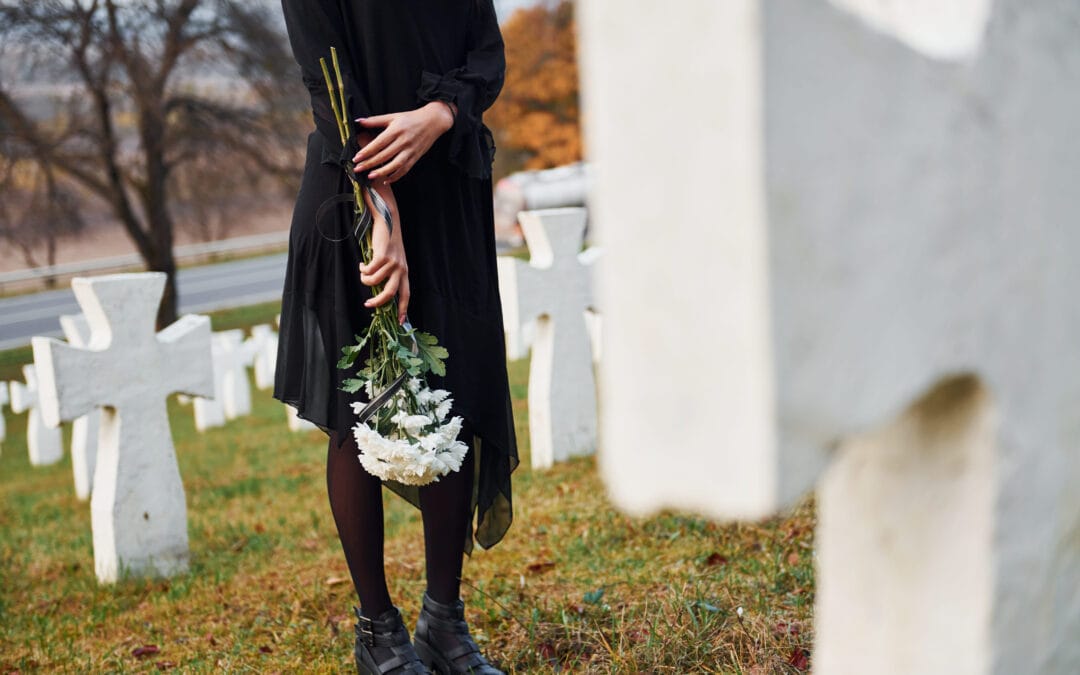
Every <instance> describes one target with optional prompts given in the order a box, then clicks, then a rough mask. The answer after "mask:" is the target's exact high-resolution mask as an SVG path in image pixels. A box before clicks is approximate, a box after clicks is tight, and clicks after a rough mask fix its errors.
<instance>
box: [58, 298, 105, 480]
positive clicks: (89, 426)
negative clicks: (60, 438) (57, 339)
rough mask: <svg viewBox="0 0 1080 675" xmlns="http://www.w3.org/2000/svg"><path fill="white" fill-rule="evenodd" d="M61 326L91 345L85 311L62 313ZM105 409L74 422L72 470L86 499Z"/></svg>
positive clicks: (72, 339)
mask: <svg viewBox="0 0 1080 675" xmlns="http://www.w3.org/2000/svg"><path fill="white" fill-rule="evenodd" d="M60 328H62V329H63V331H64V337H65V338H67V341H68V344H70V345H71V346H73V347H78V348H79V349H88V348H89V345H90V322H89V321H87V320H86V317H85V316H83V315H82V314H67V315H63V316H61V317H60ZM100 426H101V410H100V409H97V408H95V409H94V410H92V411H91V412H89V413H87V414H86V415H83V416H82V417H77V418H75V421H74V422H72V423H71V472H72V474H73V475H74V478H75V496H76V497H78V498H79V499H80V500H82V501H86V500H87V499H89V498H90V491H91V488H92V487H93V484H94V465H95V464H96V462H97V444H98V429H99V427H100Z"/></svg>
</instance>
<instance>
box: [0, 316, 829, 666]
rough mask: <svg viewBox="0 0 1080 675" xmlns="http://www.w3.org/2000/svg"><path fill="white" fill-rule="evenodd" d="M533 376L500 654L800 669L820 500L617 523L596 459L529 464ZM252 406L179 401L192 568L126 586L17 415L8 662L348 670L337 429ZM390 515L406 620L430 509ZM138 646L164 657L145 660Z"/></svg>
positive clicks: (513, 661) (521, 386)
mask: <svg viewBox="0 0 1080 675" xmlns="http://www.w3.org/2000/svg"><path fill="white" fill-rule="evenodd" d="M268 309H270V308H263V309H250V310H246V311H243V312H240V311H237V312H234V313H222V314H221V315H219V317H218V318H217V319H216V325H217V327H226V326H231V325H237V324H233V323H230V322H234V321H235V322H240V321H241V320H242V319H241V318H240V317H241V316H244V317H246V319H243V320H250V321H263V320H266V316H267V311H268ZM0 356H3V357H4V358H8V356H7V355H0ZM10 358H14V357H13V356H12V357H10ZM527 371H528V365H527V362H524V361H521V362H514V363H511V364H510V375H511V381H512V384H511V389H512V391H513V394H514V398H515V400H514V408H515V411H516V418H517V430H518V438H519V441H520V445H521V453H522V464H521V467H520V468H519V469H518V471H517V472H516V474H515V476H514V506H515V513H514V516H515V522H514V525H513V526H512V527H511V529H510V532H509V534H508V535H507V537H506V539H505V540H504V541H503V542H502V543H501V544H499V545H498V546H497V547H495V548H494V549H492V550H490V551H481V550H477V552H476V553H475V554H474V555H473V557H472V558H471V560H469V561H467V563H466V566H465V587H464V589H463V595H464V597H465V600H466V604H467V608H468V609H467V612H468V617H469V619H470V621H471V624H472V626H473V629H474V632H475V634H476V637H477V639H478V641H479V642H480V643H481V645H482V646H483V648H484V650H485V651H486V653H487V654H488V655H489V656H490V657H491V658H492V659H494V660H496V661H498V663H500V664H501V665H502V667H503V668H504V669H507V670H512V671H514V672H522V673H531V672H536V673H545V672H556V671H571V672H597V673H608V672H611V673H625V672H655V673H693V672H722V673H795V672H803V671H802V670H800V669H799V668H798V667H797V666H805V663H800V661H801V660H802V659H803V658H804V655H808V654H809V649H810V644H811V640H812V628H811V626H812V607H813V597H814V576H813V527H814V510H813V505H812V504H811V503H805V504H803V505H801V506H800V507H798V508H797V509H795V510H794V511H793V512H792V513H790V514H787V516H786V517H785V518H777V519H773V520H769V521H766V522H763V523H757V524H741V525H718V524H715V523H711V522H708V521H706V520H703V519H701V518H696V517H692V516H687V515H677V514H671V513H665V514H661V515H659V516H656V517H653V518H647V519H637V518H629V517H627V516H624V515H622V514H620V513H619V512H617V511H616V510H614V509H613V508H612V506H611V504H610V503H609V502H608V500H607V498H606V497H605V493H604V489H603V485H602V483H601V482H600V480H599V478H598V476H597V471H596V466H595V462H594V461H593V460H592V459H578V460H574V461H571V462H567V463H565V464H560V465H558V466H556V467H555V468H553V469H551V470H549V471H545V472H534V471H532V470H530V469H529V460H528V427H527V421H528V420H527V417H528V411H527V409H526V405H525V401H524V400H523V397H524V392H525V389H526V387H525V383H526V380H527ZM254 404H255V405H254V411H253V414H252V415H251V416H250V417H247V418H244V419H241V420H237V421H235V422H232V423H230V424H229V425H228V426H227V427H224V428H221V429H215V430H212V431H210V432H208V433H205V434H199V433H197V432H196V431H195V429H194V424H193V418H192V412H191V410H190V408H184V407H180V406H179V405H177V404H176V403H175V401H172V402H170V415H171V418H172V430H173V436H174V438H175V441H176V448H177V455H178V458H179V462H180V469H181V473H182V475H183V478H184V483H185V488H186V492H187V499H188V519H189V532H190V539H191V571H190V572H189V573H188V574H185V575H182V576H178V577H175V578H172V579H168V580H128V581H124V582H121V583H119V584H117V585H115V586H99V585H98V584H97V582H96V580H95V578H94V571H93V567H94V566H93V549H92V541H91V532H90V509H89V505H88V504H86V503H81V502H78V501H77V500H76V499H75V497H74V491H73V489H72V485H71V480H72V479H71V465H70V459H69V458H65V460H64V461H62V462H61V463H60V464H58V465H55V466H52V467H39V468H32V467H30V466H29V464H28V461H27V456H26V451H25V442H24V434H25V416H12V415H10V413H9V414H8V422H9V435H8V440H7V441H6V442H4V444H3V452H2V454H0V617H3V620H2V622H0V673H8V672H15V671H18V672H22V673H28V672H53V671H65V672H67V671H70V672H90V671H94V672H98V671H110V672H154V671H156V670H170V669H173V668H175V669H176V670H178V671H180V672H195V673H202V672H207V673H208V672H218V671H230V672H282V673H286V672H349V671H350V669H351V668H352V665H351V644H352V617H351V607H352V605H353V604H355V598H354V595H353V592H352V588H351V584H350V583H349V581H348V571H347V569H346V567H345V563H344V560H343V558H342V556H341V552H340V548H339V545H338V542H337V538H336V535H335V530H334V525H333V521H332V520H331V517H330V512H329V508H328V506H327V500H326V495H325V484H324V471H325V465H324V461H325V452H326V449H325V441H324V440H323V436H322V435H321V434H320V433H319V432H307V433H303V434H291V433H290V432H289V431H288V430H287V427H286V425H285V412H284V410H283V408H282V406H281V405H280V404H279V403H277V402H275V401H273V400H272V399H271V398H270V396H269V395H268V394H267V393H265V392H256V395H255V400H254ZM386 507H387V511H386V514H387V515H386V522H387V532H386V567H387V573H388V577H389V579H390V583H391V592H392V595H393V597H394V599H395V602H396V603H397V604H399V605H400V606H401V607H402V610H403V612H404V614H405V617H406V621H407V622H409V623H410V624H411V621H412V620H413V619H415V616H416V612H417V608H418V600H419V598H420V596H421V594H422V592H423V589H424V582H423V545H422V537H421V525H420V520H419V513H418V512H417V511H416V510H415V509H413V508H412V507H411V506H409V505H408V504H406V503H404V502H403V501H402V500H400V499H398V498H397V497H394V496H393V495H390V494H389V493H388V494H387V497H386ZM739 607H742V608H743V610H744V611H743V614H742V616H741V617H740V616H739V614H738V613H737V611H736V610H737V608H739ZM144 645H154V646H156V647H157V648H158V650H159V651H158V652H157V653H154V654H150V655H147V656H144V657H138V656H135V655H134V652H135V650H136V649H137V648H139V647H142V646H144ZM793 664H794V665H793Z"/></svg>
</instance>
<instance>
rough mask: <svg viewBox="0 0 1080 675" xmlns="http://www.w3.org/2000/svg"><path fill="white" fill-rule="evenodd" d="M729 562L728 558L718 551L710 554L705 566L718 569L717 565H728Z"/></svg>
mask: <svg viewBox="0 0 1080 675" xmlns="http://www.w3.org/2000/svg"><path fill="white" fill-rule="evenodd" d="M727 562H728V559H727V556H722V555H720V554H719V553H717V552H716V551H713V552H712V553H710V554H709V557H708V558H705V565H707V566H708V567H716V566H717V565H726V564H727Z"/></svg>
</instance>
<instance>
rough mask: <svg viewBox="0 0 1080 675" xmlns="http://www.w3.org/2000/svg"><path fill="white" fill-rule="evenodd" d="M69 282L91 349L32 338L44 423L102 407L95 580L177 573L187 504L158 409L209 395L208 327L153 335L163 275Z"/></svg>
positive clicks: (192, 319) (94, 503)
mask: <svg viewBox="0 0 1080 675" xmlns="http://www.w3.org/2000/svg"><path fill="white" fill-rule="evenodd" d="M71 285H72V288H73V289H74V291H75V297H76V299H77V300H78V301H79V305H80V306H81V307H82V310H83V313H84V314H85V315H86V318H87V320H88V321H89V322H90V328H91V335H92V337H91V340H90V344H89V346H88V347H87V348H86V349H80V348H78V347H74V346H71V345H68V344H66V343H63V342H59V341H57V340H51V339H48V338H34V340H33V346H34V360H35V362H36V363H37V364H38V367H39V369H40V376H41V406H42V414H43V415H44V417H45V419H46V421H47V422H49V423H50V424H58V423H59V422H60V421H61V420H71V419H75V418H77V417H80V416H82V415H85V414H86V413H87V412H89V411H91V410H93V409H95V408H99V407H100V408H102V409H103V414H102V419H101V436H100V443H99V446H98V461H97V470H96V471H95V473H94V488H93V496H92V497H91V500H90V512H91V524H92V527H93V534H94V567H95V570H96V571H97V577H98V579H99V580H100V581H101V582H103V583H109V582H114V581H116V580H117V579H118V578H119V577H120V576H121V575H123V574H131V575H134V576H147V575H160V576H169V575H172V574H175V573H178V572H181V571H184V570H186V569H187V561H188V536H187V503H186V499H185V497H184V486H183V483H182V482H181V480H180V471H179V469H178V467H177V464H176V451H175V449H174V448H173V442H172V433H171V431H170V429H169V417H168V412H167V410H166V405H165V402H166V398H167V397H168V396H169V395H170V394H172V393H174V392H184V393H187V394H191V395H196V396H207V395H210V394H212V393H213V372H212V368H211V363H210V320H209V319H208V318H207V317H204V316H193V315H188V316H184V317H182V318H181V319H180V320H179V321H177V322H176V323H174V324H172V325H171V326H169V327H168V328H166V329H164V330H162V331H161V332H158V333H155V331H154V322H155V320H156V316H157V309H158V304H159V302H160V300H161V294H162V291H163V290H164V287H165V275H164V274H161V273H147V274H117V275H110V276H102V277H96V278H90V279H84V278H76V279H74V280H73V281H72V283H71Z"/></svg>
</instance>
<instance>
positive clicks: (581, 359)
mask: <svg viewBox="0 0 1080 675" xmlns="http://www.w3.org/2000/svg"><path fill="white" fill-rule="evenodd" d="M586 215H587V212H586V210H585V209H582V208H564V209H546V210H541V211H526V212H522V213H521V214H520V215H519V216H518V219H519V221H520V223H521V227H522V230H523V231H524V233H525V241H526V242H528V244H529V251H530V256H531V258H530V261H529V262H528V263H525V262H522V261H520V260H514V259H505V258H504V259H502V260H500V266H499V294H500V296H501V298H502V302H503V320H504V323H505V325H506V327H507V333H508V334H510V335H517V334H519V332H518V331H520V329H521V326H522V325H523V324H525V323H526V322H529V321H532V320H533V319H535V320H536V325H535V329H534V330H535V335H534V338H533V344H532V361H531V363H530V365H529V435H530V439H531V443H530V447H531V449H532V465H533V467H535V468H546V467H550V466H551V465H552V464H554V463H555V462H556V461H562V460H565V459H567V458H569V457H572V456H576V455H587V454H591V453H592V452H593V451H595V449H596V383H595V381H594V378H593V368H592V350H591V346H590V337H589V332H588V329H587V327H586V323H585V312H586V311H587V310H589V309H592V308H593V307H594V304H593V295H592V279H591V273H590V269H591V264H592V262H593V261H594V259H595V251H594V250H592V249H590V250H589V251H586V252H585V253H581V252H580V251H581V243H582V240H583V239H584V235H585V222H586Z"/></svg>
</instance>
